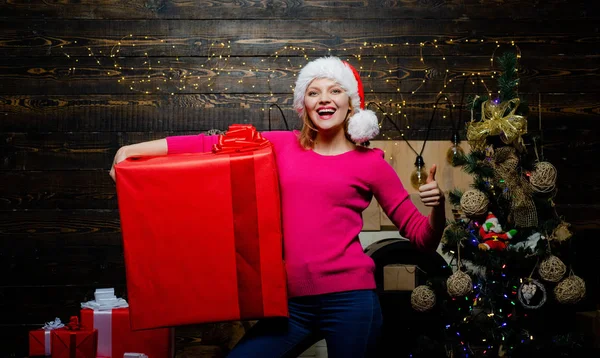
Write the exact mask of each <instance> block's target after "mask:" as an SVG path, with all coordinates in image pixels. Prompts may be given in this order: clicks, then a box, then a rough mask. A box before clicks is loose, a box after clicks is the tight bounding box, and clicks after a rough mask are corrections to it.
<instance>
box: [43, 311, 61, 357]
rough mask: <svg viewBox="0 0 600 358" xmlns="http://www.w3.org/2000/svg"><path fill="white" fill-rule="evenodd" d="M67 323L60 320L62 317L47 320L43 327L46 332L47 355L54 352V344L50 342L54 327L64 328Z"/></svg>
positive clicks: (45, 347)
mask: <svg viewBox="0 0 600 358" xmlns="http://www.w3.org/2000/svg"><path fill="white" fill-rule="evenodd" d="M64 326H65V325H64V324H63V323H62V322H61V321H60V318H58V317H56V318H55V319H54V321H50V322H46V324H44V327H42V329H43V330H44V331H45V332H44V350H45V351H44V352H45V354H46V355H47V356H49V355H51V354H52V345H51V342H50V338H51V337H52V336H51V332H52V330H53V329H58V328H63V327H64Z"/></svg>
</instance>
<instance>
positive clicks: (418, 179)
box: [410, 167, 428, 190]
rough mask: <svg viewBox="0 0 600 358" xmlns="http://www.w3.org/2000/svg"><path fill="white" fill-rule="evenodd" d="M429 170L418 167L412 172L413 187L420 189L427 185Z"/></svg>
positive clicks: (411, 181)
mask: <svg viewBox="0 0 600 358" xmlns="http://www.w3.org/2000/svg"><path fill="white" fill-rule="evenodd" d="M427 175H428V174H427V171H426V170H425V168H424V167H416V168H415V170H413V172H412V173H411V174H410V184H411V185H412V187H413V188H415V189H417V190H419V188H420V187H421V186H422V185H425V183H426V181H427Z"/></svg>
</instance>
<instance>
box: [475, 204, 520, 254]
mask: <svg viewBox="0 0 600 358" xmlns="http://www.w3.org/2000/svg"><path fill="white" fill-rule="evenodd" d="M516 233H517V230H515V229H512V230H509V231H508V232H504V230H503V229H502V225H500V222H499V221H498V218H497V217H496V216H495V215H494V214H492V213H491V212H490V213H488V216H487V218H486V219H485V222H484V223H483V224H481V227H480V228H479V237H480V238H481V243H480V244H479V245H478V247H479V248H480V249H481V250H504V249H505V248H506V245H507V242H508V241H509V240H510V239H512V238H513V237H514V236H515V235H516Z"/></svg>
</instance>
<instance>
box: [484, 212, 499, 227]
mask: <svg viewBox="0 0 600 358" xmlns="http://www.w3.org/2000/svg"><path fill="white" fill-rule="evenodd" d="M485 222H486V223H492V224H494V225H498V218H497V217H496V215H494V214H493V213H491V212H489V213H488V216H487V218H485Z"/></svg>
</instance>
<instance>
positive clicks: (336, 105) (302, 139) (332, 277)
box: [110, 57, 445, 358]
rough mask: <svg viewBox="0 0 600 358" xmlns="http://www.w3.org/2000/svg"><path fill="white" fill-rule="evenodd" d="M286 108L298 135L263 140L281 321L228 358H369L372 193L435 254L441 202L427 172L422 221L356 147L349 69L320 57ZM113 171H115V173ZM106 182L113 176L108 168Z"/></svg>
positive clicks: (359, 118) (355, 94) (368, 119)
mask: <svg viewBox="0 0 600 358" xmlns="http://www.w3.org/2000/svg"><path fill="white" fill-rule="evenodd" d="M294 108H295V109H296V110H297V112H298V114H299V116H300V117H301V118H302V121H303V127H302V130H301V131H300V132H266V133H263V135H264V137H265V138H267V139H269V140H270V141H271V142H272V143H273V146H274V149H275V154H276V158H277V165H278V171H279V178H280V187H281V202H282V203H281V204H282V217H283V237H284V245H283V246H284V258H285V261H286V271H287V282H288V293H289V297H290V299H289V315H290V317H289V319H287V318H286V319H265V320H262V321H260V322H258V323H257V324H256V325H255V326H254V327H252V329H251V330H250V331H249V332H248V333H247V334H246V336H245V337H244V338H242V340H241V341H240V342H239V343H238V344H237V345H236V347H235V348H234V349H233V350H232V352H231V353H230V355H229V357H232V358H237V357H245V358H247V357H297V356H298V355H300V354H301V353H302V352H303V351H304V350H306V349H307V348H308V347H310V346H311V345H312V344H314V343H315V342H317V341H318V340H321V339H325V340H326V343H327V351H328V357H330V358H352V357H357V358H359V357H360V358H362V357H369V356H373V354H374V353H373V352H374V348H375V345H376V342H377V339H378V337H379V333H380V330H381V324H382V316H381V310H380V306H379V301H378V298H377V295H376V293H375V291H374V289H375V279H374V275H373V272H374V269H375V264H374V262H373V260H372V259H371V258H370V257H368V256H367V255H366V254H364V252H363V249H362V246H361V244H360V241H359V239H358V234H359V233H360V231H361V229H362V225H363V222H362V216H361V213H362V211H363V210H364V209H365V208H367V206H369V204H370V202H371V199H372V197H373V195H374V196H375V198H376V199H377V201H378V202H379V204H380V205H381V207H382V209H383V210H384V212H385V213H386V214H387V216H388V217H389V218H390V219H391V220H392V222H394V224H395V225H396V226H397V227H398V229H399V230H400V234H401V235H402V236H404V237H406V238H408V239H410V240H411V242H412V243H413V244H414V245H416V246H417V247H419V248H421V249H423V250H435V249H436V248H437V246H438V244H439V241H440V238H441V234H442V231H443V228H444V224H445V216H444V205H443V202H444V196H443V194H442V191H441V190H440V188H439V187H438V185H437V182H436V181H435V165H434V166H432V168H431V171H430V174H429V178H428V180H427V184H425V185H423V186H422V187H421V188H420V197H421V200H422V201H423V203H424V204H425V205H427V206H431V207H432V208H433V209H432V211H431V214H430V215H429V216H428V217H426V216H423V215H422V214H420V213H419V211H418V210H417V209H416V207H415V206H414V205H413V203H412V202H411V200H410V198H409V195H408V193H407V191H406V190H405V189H404V187H403V186H402V183H401V182H400V179H399V178H398V176H397V174H396V173H395V171H394V169H393V168H392V167H391V166H390V165H389V164H388V163H387V162H386V161H385V160H384V157H383V152H382V151H381V150H379V149H369V148H366V147H365V146H363V145H361V144H362V143H364V142H366V141H368V140H369V139H372V138H374V137H375V136H376V135H377V134H378V122H377V118H376V116H375V113H373V112H372V111H369V110H364V93H363V88H362V83H361V81H360V77H359V76H358V73H357V72H356V70H355V69H354V68H353V67H352V66H351V65H350V64H348V63H347V62H344V61H341V60H340V59H338V58H336V57H325V58H320V59H317V60H314V61H312V62H310V63H308V64H307V65H306V66H305V67H304V68H303V69H302V70H301V71H300V73H299V76H298V79H297V82H296V88H295V91H294ZM216 139H217V137H216V136H212V137H211V136H204V135H202V134H201V135H196V136H176V137H167V138H165V139H161V140H156V141H151V142H144V143H139V144H135V145H131V146H125V147H123V148H121V149H119V151H118V152H117V155H116V156H115V161H114V164H117V163H119V162H120V161H122V160H124V159H125V158H127V157H135V156H144V155H164V154H167V153H168V154H175V153H185V152H202V151H210V149H211V148H212V145H213V144H214V143H216ZM114 164H113V166H114ZM110 174H111V176H112V177H113V179H114V168H111V171H110Z"/></svg>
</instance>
